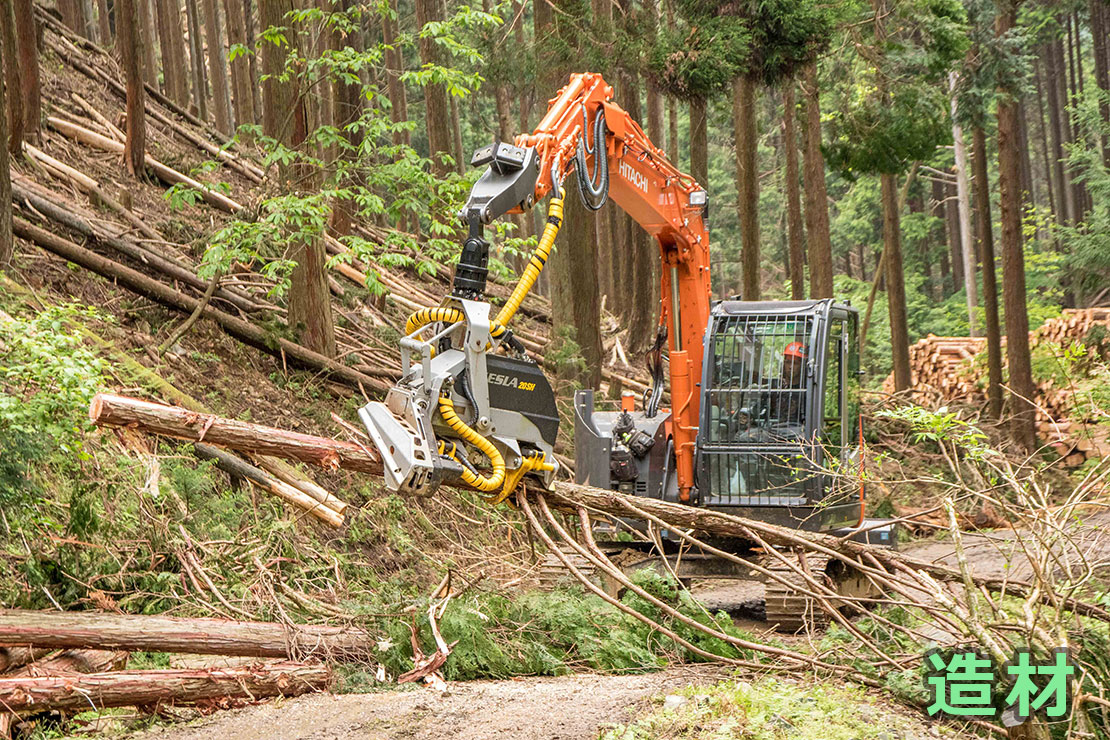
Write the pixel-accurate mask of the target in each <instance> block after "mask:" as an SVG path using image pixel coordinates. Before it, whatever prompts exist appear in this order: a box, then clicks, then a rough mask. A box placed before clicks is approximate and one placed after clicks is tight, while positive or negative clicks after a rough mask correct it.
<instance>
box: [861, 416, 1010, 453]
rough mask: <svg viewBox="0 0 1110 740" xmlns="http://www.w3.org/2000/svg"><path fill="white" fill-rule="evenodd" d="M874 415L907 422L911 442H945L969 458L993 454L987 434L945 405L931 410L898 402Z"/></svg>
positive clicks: (935, 443)
mask: <svg viewBox="0 0 1110 740" xmlns="http://www.w3.org/2000/svg"><path fill="white" fill-rule="evenodd" d="M875 415H876V416H878V417H879V418H882V419H893V420H895V421H901V422H903V423H905V424H906V425H908V426H909V429H910V436H911V438H912V439H913V441H914V443H915V444H921V443H923V442H931V443H932V444H934V445H939V444H940V443H942V442H945V443H948V444H951V445H953V446H954V447H956V448H959V449H961V450H963V451H964V452H966V453H967V454H968V455H969V456H970V457H972V458H973V459H979V458H982V457H984V456H986V455H991V454H995V453H994V452H993V451H992V450H991V448H990V447H989V446H988V445H987V435H985V434H984V433H983V432H982V430H980V429H979V428H978V427H976V426H975V425H974V424H971V423H970V422H967V421H964V420H963V419H961V418H960V416H959V414H958V413H956V412H953V411H949V410H948V409H947V408H940V409H938V410H936V411H932V410H929V409H925V408H922V407H921V406H899V407H898V408H894V409H882V410H880V411H878V412H876V414H875Z"/></svg>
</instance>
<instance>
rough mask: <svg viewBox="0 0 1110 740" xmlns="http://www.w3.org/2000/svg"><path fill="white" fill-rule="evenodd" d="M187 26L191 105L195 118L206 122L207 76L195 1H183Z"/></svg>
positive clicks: (198, 14)
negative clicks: (191, 80)
mask: <svg viewBox="0 0 1110 740" xmlns="http://www.w3.org/2000/svg"><path fill="white" fill-rule="evenodd" d="M185 18H186V20H187V22H188V25H189V66H190V69H191V70H192V73H193V104H194V111H195V113H196V116H197V118H199V119H200V120H202V121H207V120H208V76H207V75H206V74H205V72H204V39H203V33H202V31H201V30H200V28H201V26H200V10H199V9H198V8H197V0H185Z"/></svg>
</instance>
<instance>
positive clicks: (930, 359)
mask: <svg viewBox="0 0 1110 740" xmlns="http://www.w3.org/2000/svg"><path fill="white" fill-rule="evenodd" d="M1096 327H1103V328H1104V329H1105V330H1106V331H1110V308H1086V309H1066V310H1065V311H1064V312H1063V313H1062V314H1061V315H1060V316H1057V317H1056V318H1053V319H1050V320H1048V321H1046V322H1045V323H1044V324H1043V325H1042V326H1041V327H1040V328H1038V329H1036V330H1034V331H1032V332H1030V343H1031V346H1032V347H1034V348H1036V347H1038V346H1041V345H1044V344H1049V345H1053V346H1055V347H1059V348H1061V350H1062V349H1065V348H1067V347H1070V346H1071V345H1073V344H1075V343H1077V342H1079V343H1085V344H1086V343H1090V342H1091V337H1092V333H1091V332H1092V329H1095V328H1096ZM1002 343H1003V347H1005V343H1006V340H1005V338H1003V340H1002ZM985 351H986V339H983V338H982V337H938V336H935V335H932V334H930V335H929V336H927V337H925V338H924V339H921V340H919V341H918V342H917V343H916V344H914V345H913V346H912V347H910V367H911V369H912V371H913V386H912V387H911V395H912V397H913V400H914V401H915V402H917V403H919V404H921V405H923V406H933V407H935V406H941V405H945V404H950V403H959V404H966V405H971V406H979V407H984V406H986V403H987V378H986V372H987V366H986V361H985V356H984V353H985ZM1003 357H1005V355H1003ZM980 358H982V359H980ZM884 389H885V390H887V391H891V390H893V381H892V379H890V378H888V379H887V381H886V383H885V384H884ZM1075 392H1076V391H1075V389H1074V387H1072V386H1070V385H1066V386H1057V384H1056V383H1055V382H1054V381H1053V380H1052V379H1045V380H1041V381H1040V382H1038V383H1037V396H1036V398H1035V399H1034V400H1035V401H1036V404H1037V430H1038V433H1039V434H1040V436H1041V438H1042V439H1043V440H1044V441H1045V442H1046V443H1048V444H1050V445H1052V447H1053V448H1054V449H1055V450H1056V451H1057V452H1058V453H1059V454H1060V456H1061V457H1063V458H1064V460H1065V463H1066V464H1067V465H1069V466H1078V465H1081V464H1083V462H1084V461H1085V460H1086V459H1087V458H1088V457H1105V456H1107V455H1110V442H1108V441H1107V433H1108V430H1106V429H1105V428H1100V427H1099V426H1097V425H1096V423H1095V422H1096V420H1095V419H1090V418H1084V417H1083V416H1082V415H1081V414H1080V413H1079V412H1077V409H1076V404H1075V397H1074V394H1075Z"/></svg>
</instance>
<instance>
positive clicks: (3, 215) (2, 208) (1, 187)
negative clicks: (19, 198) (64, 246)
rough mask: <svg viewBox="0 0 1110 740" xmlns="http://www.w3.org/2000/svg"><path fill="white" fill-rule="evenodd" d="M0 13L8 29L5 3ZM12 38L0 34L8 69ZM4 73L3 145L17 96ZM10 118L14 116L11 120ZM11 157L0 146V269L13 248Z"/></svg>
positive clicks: (0, 94) (1, 61)
mask: <svg viewBox="0 0 1110 740" xmlns="http://www.w3.org/2000/svg"><path fill="white" fill-rule="evenodd" d="M0 13H3V14H4V16H5V18H4V20H3V21H2V22H3V25H4V26H5V27H7V28H9V29H10V28H11V23H12V17H11V9H10V7H8V6H7V5H5V6H4V7H0ZM13 42H14V39H13V38H12V37H11V34H9V33H4V34H3V36H0V67H2V68H3V69H5V70H6V69H8V63H9V61H10V60H12V59H13V58H14V54H13V53H12V51H13V47H14V45H15V44H14V43H13ZM5 77H6V75H4V76H0V143H3V144H6V143H7V141H8V111H9V110H10V109H9V108H8V104H7V101H8V100H9V99H11V98H18V97H19V95H18V94H17V93H16V92H15V91H14V90H12V89H10V87H9V85H8V82H7V80H6V79H4V78H5ZM13 120H14V119H13ZM10 164H11V159H10V157H9V154H8V147H7V146H0V269H7V267H8V265H10V264H11V261H12V253H13V251H14V250H15V242H14V241H13V240H12V181H11V167H10Z"/></svg>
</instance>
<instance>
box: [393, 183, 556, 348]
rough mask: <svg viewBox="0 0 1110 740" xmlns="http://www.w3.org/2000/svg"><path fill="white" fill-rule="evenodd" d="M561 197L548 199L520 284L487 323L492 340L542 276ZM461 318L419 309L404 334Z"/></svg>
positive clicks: (456, 312) (452, 310) (447, 310)
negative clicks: (439, 322) (543, 224)
mask: <svg viewBox="0 0 1110 740" xmlns="http://www.w3.org/2000/svg"><path fill="white" fill-rule="evenodd" d="M563 197H564V191H563V189H562V188H560V189H559V194H558V196H556V197H554V198H552V199H551V203H550V205H548V207H547V225H546V226H544V228H543V234H542V235H540V242H539V244H537V245H536V249H535V251H533V252H532V258H531V259H530V260H529V261H528V267H526V268H525V269H524V274H523V275H521V276H520V280H519V281H517V284H516V287H515V288H513V292H512V294H511V295H510V296H509V299H508V300H507V301H505V305H504V306H502V307H501V311H500V313H498V314H497V318H496V319H494V320H493V321H491V322H490V326H489V333H490V336H491V337H494V338H495V339H496V338H497V337H500V336H501V335H502V334H504V333H505V332H506V331H508V324H509V321H511V320H512V318H513V316H515V315H516V312H517V311H518V310H519V309H520V304H521V303H523V302H524V296H526V295H528V291H530V290H531V289H532V286H534V285H535V284H536V280H537V279H539V276H540V273H541V272H543V268H544V265H546V264H547V260H548V258H549V257H550V256H551V250H552V249H553V248H554V246H555V237H556V236H557V235H558V234H559V227H560V226H562V223H563ZM465 318H466V317H465V316H463V312H462V311H460V310H459V309H457V308H422V309H420V310H419V311H416V312H414V313H413V314H412V315H411V316H409V318H408V321H406V322H405V334H406V335H408V334H412V333H413V332H414V331H416V330H417V329H419V328H421V327H424V326H427V325H428V324H432V323H435V322H437V321H443V322H446V323H449V324H455V323H458V322H460V321H463V320H465Z"/></svg>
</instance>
